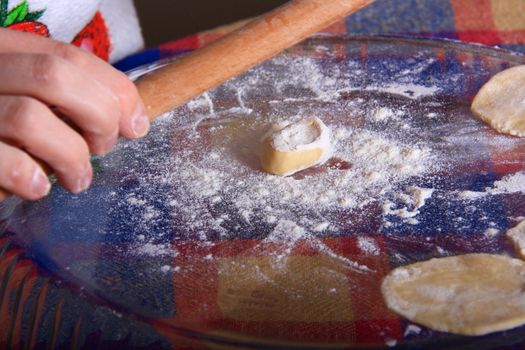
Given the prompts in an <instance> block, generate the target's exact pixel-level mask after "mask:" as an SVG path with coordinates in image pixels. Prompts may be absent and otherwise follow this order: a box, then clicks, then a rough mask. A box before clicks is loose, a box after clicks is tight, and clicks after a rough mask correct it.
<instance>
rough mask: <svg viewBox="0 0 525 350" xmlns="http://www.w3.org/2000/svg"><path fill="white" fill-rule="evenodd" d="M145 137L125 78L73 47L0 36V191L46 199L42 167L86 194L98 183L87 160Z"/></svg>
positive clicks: (138, 105)
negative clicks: (126, 140)
mask: <svg viewBox="0 0 525 350" xmlns="http://www.w3.org/2000/svg"><path fill="white" fill-rule="evenodd" d="M148 129H149V121H148V118H147V116H146V113H145V112H144V106H143V104H142V101H141V99H140V97H139V95H138V92H137V90H136V88H135V86H134V84H133V83H132V82H131V81H130V80H129V79H128V78H127V77H126V75H125V74H123V73H121V72H119V71H117V70H116V69H114V68H113V67H111V66H110V65H109V64H107V63H106V62H104V61H102V60H100V59H98V58H97V57H95V56H94V55H92V54H90V53H88V52H85V51H83V50H81V49H78V48H76V47H74V46H71V45H68V44H64V43H60V42H57V41H53V40H50V39H47V38H42V37H39V36H37V35H34V34H28V33H21V32H17V31H14V30H10V29H2V28H0V189H3V190H6V191H9V192H11V193H13V194H16V195H18V196H20V197H22V198H24V199H29V200H36V199H39V198H41V197H43V196H45V195H46V194H47V193H48V192H49V190H50V187H51V185H50V183H49V180H48V178H47V176H46V174H45V173H44V170H43V168H42V165H41V163H42V162H43V163H45V164H46V165H47V166H48V167H49V168H51V169H52V171H53V172H54V173H55V174H56V177H57V179H58V182H59V183H60V184H61V185H62V186H63V187H64V188H66V189H67V190H69V191H71V192H74V193H78V192H81V191H83V190H85V189H86V188H87V187H89V185H90V183H91V180H92V177H93V171H92V168H91V164H90V161H89V159H90V152H92V153H96V154H103V153H106V152H108V151H110V150H111V149H112V147H113V146H114V144H115V143H116V141H117V138H118V136H119V135H121V136H124V137H128V138H138V137H141V136H144V135H145V134H146V133H147V131H148ZM0 192H1V191H0ZM3 197H5V194H4V195H3V196H2V194H0V200H1V199H3Z"/></svg>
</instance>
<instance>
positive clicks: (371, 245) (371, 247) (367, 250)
mask: <svg viewBox="0 0 525 350" xmlns="http://www.w3.org/2000/svg"><path fill="white" fill-rule="evenodd" d="M357 247H358V248H359V250H361V252H362V253H364V254H365V255H372V256H378V255H380V254H381V251H380V250H379V247H378V246H377V244H376V242H375V241H374V239H373V238H370V237H358V238H357Z"/></svg>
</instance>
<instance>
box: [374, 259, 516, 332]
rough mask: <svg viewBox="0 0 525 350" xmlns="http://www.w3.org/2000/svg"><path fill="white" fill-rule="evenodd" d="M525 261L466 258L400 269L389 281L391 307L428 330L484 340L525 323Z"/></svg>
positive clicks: (385, 292)
mask: <svg viewBox="0 0 525 350" xmlns="http://www.w3.org/2000/svg"><path fill="white" fill-rule="evenodd" d="M523 286H525V262H523V261H522V260H518V259H513V258H510V257H507V256H500V255H491V254H466V255H460V256H455V257H446V258H437V259H431V260H428V261H424V262H418V263H415V264H412V265H408V266H404V267H399V268H397V269H395V270H393V271H392V272H391V273H390V274H389V275H388V276H386V277H385V279H384V280H383V284H382V287H381V289H382V293H383V297H384V299H385V302H386V304H387V306H388V307H389V308H390V309H391V310H393V311H395V312H397V313H398V314H400V315H402V316H404V317H406V318H408V319H409V320H411V321H413V322H416V323H420V324H422V325H425V326H427V327H429V328H432V329H435V330H438V331H443V332H451V333H457V334H463V335H482V334H487V333H491V332H496V331H501V330H506V329H510V328H514V327H516V326H519V325H521V324H524V323H525V290H524V288H523Z"/></svg>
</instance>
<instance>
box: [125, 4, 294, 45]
mask: <svg viewBox="0 0 525 350" xmlns="http://www.w3.org/2000/svg"><path fill="white" fill-rule="evenodd" d="M285 2H287V1H286V0H135V6H136V7H137V12H138V15H139V19H140V22H141V26H142V31H143V34H144V38H145V40H146V47H152V46H155V45H158V44H161V43H165V42H167V41H170V40H173V39H177V38H181V37H184V36H186V35H189V34H193V33H196V32H199V31H202V30H206V29H212V28H214V27H217V26H220V25H222V24H227V23H231V22H234V21H237V20H240V19H243V18H248V17H254V16H257V15H259V14H261V13H264V12H266V11H269V10H271V9H273V8H275V7H277V6H279V5H281V4H284V3H285Z"/></svg>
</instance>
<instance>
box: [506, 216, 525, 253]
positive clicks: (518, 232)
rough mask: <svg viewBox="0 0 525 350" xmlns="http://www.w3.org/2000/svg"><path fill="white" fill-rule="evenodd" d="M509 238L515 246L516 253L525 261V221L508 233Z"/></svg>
mask: <svg viewBox="0 0 525 350" xmlns="http://www.w3.org/2000/svg"><path fill="white" fill-rule="evenodd" d="M507 237H508V238H509V239H510V240H511V242H512V244H514V248H515V249H516V253H518V255H519V256H520V257H521V258H522V259H525V221H522V222H520V223H519V224H517V225H516V226H514V227H513V228H511V229H510V230H508V231H507Z"/></svg>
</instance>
